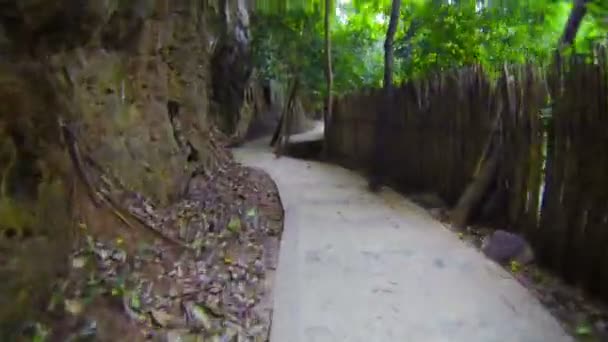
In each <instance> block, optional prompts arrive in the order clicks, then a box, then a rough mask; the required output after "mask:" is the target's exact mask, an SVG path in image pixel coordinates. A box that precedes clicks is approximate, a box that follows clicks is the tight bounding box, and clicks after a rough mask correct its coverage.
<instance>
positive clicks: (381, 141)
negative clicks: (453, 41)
mask: <svg viewBox="0 0 608 342" xmlns="http://www.w3.org/2000/svg"><path fill="white" fill-rule="evenodd" d="M400 11H401V0H393V2H392V5H391V15H390V20H389V23H388V30H387V31H386V39H385V41H384V92H385V94H386V100H385V101H384V103H382V104H381V107H380V108H379V111H378V117H377V119H376V132H375V133H376V137H375V148H374V153H373V155H372V167H371V174H370V179H369V187H370V190H372V191H377V190H378V189H379V187H380V186H381V185H382V184H383V183H384V168H386V167H387V166H386V165H384V162H385V158H384V157H385V155H386V154H387V151H386V145H387V133H388V132H387V130H388V120H389V111H390V106H391V104H392V101H393V93H394V86H393V60H394V51H393V50H394V48H393V41H394V39H395V32H396V31H397V26H398V24H399V14H400Z"/></svg>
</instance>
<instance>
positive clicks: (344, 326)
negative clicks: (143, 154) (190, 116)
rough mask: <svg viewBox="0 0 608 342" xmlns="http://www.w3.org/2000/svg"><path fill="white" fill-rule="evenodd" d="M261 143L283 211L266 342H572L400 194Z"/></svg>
mask: <svg viewBox="0 0 608 342" xmlns="http://www.w3.org/2000/svg"><path fill="white" fill-rule="evenodd" d="M262 145H267V143H266V142H264V143H263V144H260V143H258V144H254V145H250V146H248V147H244V148H241V149H238V150H236V151H235V155H236V157H237V159H239V160H240V161H242V162H243V163H245V164H247V165H250V166H254V167H259V168H262V169H264V170H266V171H267V172H268V173H269V174H270V175H271V176H272V177H273V178H274V180H275V181H276V183H277V185H278V187H279V191H280V194H281V198H282V201H283V205H284V207H285V214H286V216H285V230H284V233H283V237H282V242H281V251H280V256H279V266H278V270H277V278H276V288H275V295H274V314H273V324H272V325H273V326H272V334H271V342H334V341H335V342H338V341H339V342H342V341H344V342H358V341H361V342H392V341H396V342H407V341H413V342H417V341H421V342H433V341H463V342H464V341H466V342H475V341H483V342H486V341H487V342H492V341H496V342H516V341H525V342H547V341H550V342H559V341H570V340H571V339H570V338H569V337H567V336H566V335H564V333H563V330H562V329H561V328H560V326H559V325H558V323H557V322H556V321H555V320H554V319H553V317H552V316H551V315H550V314H549V313H548V312H547V311H546V310H545V309H544V308H543V307H542V306H541V305H540V304H539V303H538V302H537V301H536V299H534V298H533V297H532V296H531V295H530V294H529V293H528V292H527V291H526V289H524V288H523V287H522V286H521V285H520V284H519V283H517V282H516V281H515V280H513V279H512V278H511V277H510V276H509V274H508V273H506V272H505V271H503V270H502V269H501V268H499V267H498V266H497V265H495V264H493V263H492V262H490V261H488V260H487V259H485V258H484V257H483V255H482V254H480V253H479V252H478V251H476V250H475V249H473V248H470V247H467V246H466V245H465V244H464V243H462V242H461V241H460V240H459V239H458V238H457V237H456V236H455V235H454V234H453V233H451V232H449V231H448V230H446V229H445V228H444V227H443V226H442V225H441V224H439V223H438V222H436V221H434V220H433V219H432V218H430V216H428V215H427V214H426V212H424V211H423V210H422V209H420V208H418V207H416V206H415V205H413V204H411V203H410V202H408V201H406V200H404V199H403V198H402V197H400V196H399V195H398V194H396V193H394V192H392V191H388V190H384V191H383V192H382V193H381V194H379V195H374V194H371V193H369V192H368V191H367V190H366V182H365V181H364V179H363V178H362V177H360V176H358V175H356V174H355V173H353V172H350V171H347V170H345V169H342V168H339V167H336V166H331V165H326V164H322V163H316V162H306V161H301V160H295V159H291V158H287V157H282V158H280V159H275V157H274V155H272V154H271V153H270V152H268V151H267V149H265V147H264V146H262Z"/></svg>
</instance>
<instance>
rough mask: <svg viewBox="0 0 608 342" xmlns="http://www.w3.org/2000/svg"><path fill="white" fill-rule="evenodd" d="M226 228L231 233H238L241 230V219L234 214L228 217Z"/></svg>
mask: <svg viewBox="0 0 608 342" xmlns="http://www.w3.org/2000/svg"><path fill="white" fill-rule="evenodd" d="M228 230H229V231H231V232H233V233H238V232H240V231H241V219H239V218H238V217H236V216H232V217H231V218H230V222H228Z"/></svg>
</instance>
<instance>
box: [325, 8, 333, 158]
mask: <svg viewBox="0 0 608 342" xmlns="http://www.w3.org/2000/svg"><path fill="white" fill-rule="evenodd" d="M332 11H333V4H332V0H325V62H326V65H325V78H326V79H327V99H326V100H327V103H326V104H325V115H324V116H323V121H324V127H325V132H327V129H328V127H329V124H330V123H331V116H332V113H333V111H332V106H333V97H332V88H333V82H334V77H333V72H332V66H331V27H330V25H331V12H332ZM327 147H328V146H327V134H325V139H324V144H323V153H324V154H325V155H326V154H327Z"/></svg>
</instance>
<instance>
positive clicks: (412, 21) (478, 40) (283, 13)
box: [253, 0, 608, 97]
mask: <svg viewBox="0 0 608 342" xmlns="http://www.w3.org/2000/svg"><path fill="white" fill-rule="evenodd" d="M402 1H403V3H402V6H401V7H402V9H401V23H400V25H399V29H398V32H397V35H396V37H395V57H396V60H395V70H394V74H395V77H394V78H395V80H396V82H399V81H404V80H407V79H411V78H415V77H421V76H424V75H425V74H428V73H429V72H436V71H440V70H445V69H451V68H457V67H462V66H465V65H472V64H479V65H482V66H484V67H485V68H486V69H488V70H490V71H492V70H498V69H499V68H500V67H501V66H502V65H503V64H504V63H524V62H535V63H538V64H541V65H542V64H547V63H549V62H550V61H551V58H552V56H553V52H554V50H555V48H556V47H557V43H558V41H559V38H560V36H561V35H562V32H563V30H564V26H565V23H566V21H567V19H568V15H569V14H570V11H571V8H572V1H571V0H527V1H498V0H486V1H476V0H450V1H448V0H402ZM334 2H335V3H334V6H335V13H332V15H333V16H332V25H331V28H332V58H333V60H332V62H333V69H334V70H333V71H334V91H335V92H336V93H337V94H340V93H344V92H348V91H352V90H353V89H357V88H362V87H370V86H372V87H373V86H379V85H381V81H382V73H383V68H384V60H383V54H384V51H383V43H384V39H385V35H386V29H387V25H388V15H389V11H390V7H391V1H390V0H374V1H362V0H358V1H357V0H335V1H334ZM480 3H485V5H483V6H482V5H480ZM261 4H265V7H264V6H262V7H263V8H264V10H263V11H258V13H257V14H256V20H255V21H254V28H253V32H254V55H255V57H256V64H257V66H258V68H259V69H260V70H261V71H262V75H263V76H264V77H265V78H267V79H275V80H280V81H282V80H285V79H289V78H290V77H291V76H293V74H294V73H298V74H299V75H300V78H301V80H302V84H303V85H304V87H303V89H305V90H306V91H307V92H308V94H309V95H311V96H320V97H322V96H324V95H325V91H326V90H325V84H324V82H325V78H324V75H323V68H324V65H325V60H324V58H323V57H324V51H323V49H324V39H323V15H324V13H323V7H324V6H323V5H324V2H323V1H319V0H315V1H312V2H310V1H309V2H304V1H300V2H298V1H290V2H289V1H288V2H278V1H277V2H273V1H262V2H258V3H257V5H258V8H260V6H261ZM588 9H589V11H588V12H589V14H588V15H587V16H586V17H585V20H584V21H583V23H582V25H581V27H580V30H579V33H578V35H577V39H576V42H575V45H574V47H573V50H574V51H576V52H588V51H590V50H591V48H592V46H594V45H595V44H597V43H598V42H600V43H603V42H604V41H605V37H606V34H607V33H608V25H607V21H606V18H607V17H608V1H606V0H594V1H592V2H591V3H590V4H589V6H588Z"/></svg>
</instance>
